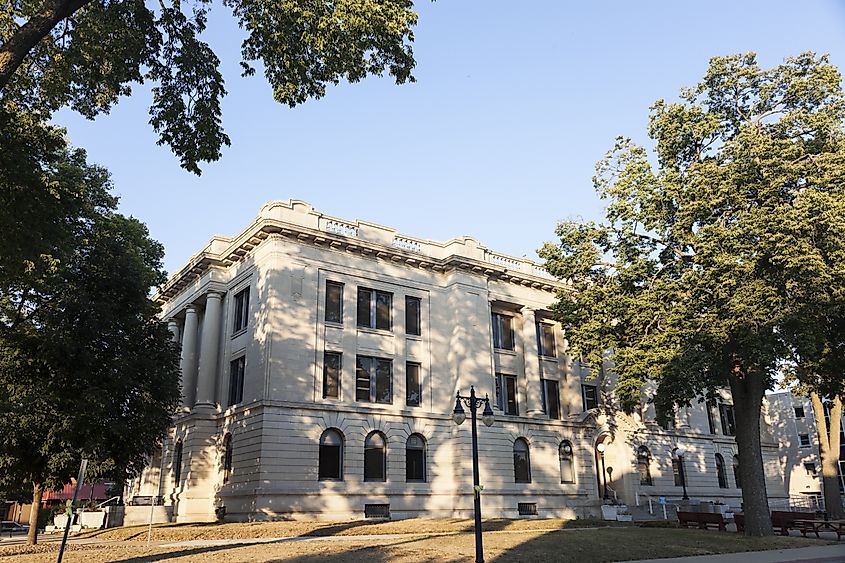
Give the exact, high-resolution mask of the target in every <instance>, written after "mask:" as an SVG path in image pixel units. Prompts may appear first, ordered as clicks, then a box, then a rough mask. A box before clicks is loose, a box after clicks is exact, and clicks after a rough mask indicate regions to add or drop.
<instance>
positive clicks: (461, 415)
mask: <svg viewBox="0 0 845 563" xmlns="http://www.w3.org/2000/svg"><path fill="white" fill-rule="evenodd" d="M462 402H463V404H465V405H466V406H468V407H469V412H470V418H471V420H472V490H473V493H474V495H473V498H474V501H475V506H474V512H475V562H476V563H484V550H483V548H482V546H481V487H480V485H479V483H478V428H477V424H476V413H477V411H478V407H480V406H481V405H482V404H483V405H484V412H483V413H481V421H482V422H483V423H484V424H485V425H486V426H491V425H492V424H493V420H494V419H493V409H491V408H490V399H488V398H487V396H485V397H484V398H483V399H480V398H478V397H476V396H475V388H474V387H470V388H469V397H462V396H461V394H460V393H458V394H457V395H456V396H455V410H454V411H453V412H452V420H454V421H455V424H457V425H460V424H462V423H463V421H464V420H466V417H467V415H466V413H465V412H464V407H463V406H461V403H462Z"/></svg>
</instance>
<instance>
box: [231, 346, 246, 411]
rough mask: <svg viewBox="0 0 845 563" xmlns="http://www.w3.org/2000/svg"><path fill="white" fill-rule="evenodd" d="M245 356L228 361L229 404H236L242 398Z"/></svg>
mask: <svg viewBox="0 0 845 563" xmlns="http://www.w3.org/2000/svg"><path fill="white" fill-rule="evenodd" d="M245 367H246V356H241V357H240V358H238V359H237V360H232V361H231V362H230V363H229V406H230V407H231V406H232V405H237V404H238V403H240V402H241V401H243V400H244V368H245Z"/></svg>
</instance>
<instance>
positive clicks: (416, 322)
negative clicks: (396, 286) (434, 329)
mask: <svg viewBox="0 0 845 563" xmlns="http://www.w3.org/2000/svg"><path fill="white" fill-rule="evenodd" d="M421 308H422V300H421V299H420V298H419V297H409V296H406V297H405V334H411V335H414V336H420V335H421V334H422V327H421V326H420V310H421Z"/></svg>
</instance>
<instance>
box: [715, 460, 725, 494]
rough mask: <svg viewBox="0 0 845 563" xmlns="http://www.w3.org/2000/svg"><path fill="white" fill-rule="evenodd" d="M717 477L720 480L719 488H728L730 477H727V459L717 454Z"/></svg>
mask: <svg viewBox="0 0 845 563" xmlns="http://www.w3.org/2000/svg"><path fill="white" fill-rule="evenodd" d="M716 477H718V479H719V488H720V489H727V488H728V477H727V475H725V458H723V457H722V454H716Z"/></svg>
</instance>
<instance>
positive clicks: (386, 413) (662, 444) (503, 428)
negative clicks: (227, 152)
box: [127, 200, 788, 521]
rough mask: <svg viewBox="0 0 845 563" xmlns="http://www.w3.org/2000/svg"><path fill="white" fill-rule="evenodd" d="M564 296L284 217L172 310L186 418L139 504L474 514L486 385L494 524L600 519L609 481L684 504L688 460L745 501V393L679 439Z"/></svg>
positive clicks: (271, 511)
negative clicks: (577, 325) (455, 416)
mask: <svg viewBox="0 0 845 563" xmlns="http://www.w3.org/2000/svg"><path fill="white" fill-rule="evenodd" d="M562 287H563V286H562V284H561V283H560V282H558V281H557V280H555V279H552V278H551V277H550V276H549V275H548V274H546V273H545V272H544V271H543V270H542V268H540V267H539V266H538V265H536V264H534V263H532V262H531V261H529V260H526V259H524V258H516V257H512V256H507V255H504V254H501V253H497V252H495V251H493V250H490V249H488V248H486V247H484V246H483V245H481V244H480V243H479V242H478V241H476V240H475V239H473V238H471V237H459V238H455V239H451V240H449V241H446V242H436V241H430V240H423V239H418V238H414V237H410V236H405V235H402V234H399V233H397V232H396V231H395V230H393V229H390V228H388V227H383V226H380V225H375V224H372V223H368V222H366V221H348V220H344V219H339V218H335V217H329V216H327V215H324V214H322V213H320V212H318V211H316V210H314V209H313V208H312V207H311V206H310V205H308V204H307V203H305V202H302V201H296V200H291V201H275V202H270V203H267V204H266V205H265V206H264V207H263V208H262V209H261V212H260V214H259V216H258V217H257V218H256V219H255V221H253V222H252V223H251V224H250V225H248V226H247V227H246V228H245V229H244V230H243V231H242V232H241V233H239V234H237V235H236V236H234V237H223V236H215V237H213V238H212V239H211V241H209V243H208V244H207V245H206V246H205V247H204V248H203V249H201V250H200V251H199V252H198V253H197V254H195V255H194V256H193V257H191V259H190V260H189V261H188V263H187V264H186V265H185V266H184V267H183V268H182V269H181V270H179V271H178V272H177V273H176V274H174V275H173V276H172V277H171V278H170V279H169V281H168V282H167V283H166V284H165V286H163V287H162V288H161V290H160V292H159V293H158V294H157V296H156V299H157V300H158V301H159V302H160V303H161V305H162V315H163V318H164V319H165V320H166V321H167V322H168V323H169V326H170V329H171V331H172V332H173V335H174V339H175V340H177V341H178V342H180V343H181V350H182V352H181V354H182V376H183V385H184V407H183V408H182V410H181V411H180V413H179V415H178V416H177V417H176V418H175V420H174V425H173V427H172V428H171V430H170V432H169V434H168V436H167V439H166V440H165V443H164V446H163V449H162V451H161V452H159V453H158V454H157V455H156V456H155V457H154V458H153V459H152V460H151V463H150V465H149V467H148V468H147V470H145V471H144V473H143V474H142V475H141V477H140V478H139V479H138V480H137V481H136V482H135V483H132V484H131V487H130V488H131V491H130V492H131V495H130V496H132V497H134V498H135V499H136V500H137V501H138V502H139V503H144V504H148V503H150V502H153V503H156V502H158V501H159V499H160V501H161V502H162V503H163V505H164V506H163V507H162V508H161V511H160V512H161V515H162V516H161V517H162V518H166V519H172V520H175V521H194V520H209V519H213V518H214V517H215V514H222V513H223V512H224V511H225V515H226V518H227V519H234V520H247V519H272V518H278V517H303V518H346V517H361V516H363V515H364V514H365V513H370V514H381V513H384V512H385V511H389V513H390V514H391V515H392V516H393V517H408V516H418V515H425V516H468V515H471V513H472V485H471V483H472V476H471V475H472V472H471V456H470V431H469V424H468V423H464V424H463V425H462V426H456V425H455V424H454V423H453V422H452V420H451V418H450V415H451V412H452V409H453V407H454V404H455V394H456V392H461V393H463V394H467V393H468V392H469V388H470V386H471V385H473V386H475V389H476V391H477V393H479V394H480V395H481V396H482V397H483V396H485V395H489V397H490V401H491V403H492V404H493V408H494V411H495V414H496V422H495V424H494V425H493V426H492V427H490V428H487V427H484V426H483V425H482V426H481V427H480V431H479V434H480V452H481V453H480V455H481V481H482V484H483V485H484V492H483V509H484V514H485V515H486V516H491V517H492V516H503V517H515V516H518V515H520V514H532V513H535V512H536V514H538V515H540V516H559V517H574V516H587V515H594V514H597V513H598V508H599V505H600V504H601V502H602V497H603V496H604V493H605V489H604V482H605V480H606V482H607V494H608V496H609V497H611V498H616V499H618V500H619V501H620V502H626V503H628V504H629V505H631V506H633V505H635V504H637V502H639V503H640V504H647V503H648V501H649V499H651V500H652V502H653V503H656V502H657V499H658V498H659V497H660V496H666V497H668V498H669V499H670V501H671V500H674V501H677V500H678V499H679V498H680V497H681V495H682V486H681V485H682V482H681V479H682V477H681V471H682V468H681V465H680V462H679V460H678V459H677V458H676V457H675V456H674V455H673V452H675V451H677V450H676V448H682V449H683V450H685V451H686V455H685V456H684V462H683V464H684V466H683V469H685V472H684V473H685V475H686V484H687V489H688V493H689V496H690V497H692V498H694V499H701V500H711V501H718V502H723V503H725V504H728V505H730V506H733V507H738V506H739V505H740V503H741V490H740V483H739V480H738V478H737V474H736V467H737V464H738V457H737V455H736V454H737V447H736V443H735V440H734V438H733V434H734V431H735V427H734V426H735V422H734V421H735V419H734V413H733V407H732V405H731V400H730V396H729V395H728V394H727V393H725V394H724V395H723V396H722V397H721V399H720V400H719V401H717V402H715V403H712V404H710V403H708V404H705V403H702V404H698V405H695V406H693V407H691V408H688V409H681V411H680V412H678V413H676V416H675V422H674V424H673V425H671V427H670V428H668V429H662V428H660V427H658V426H657V424H656V423H655V422H654V419H655V417H654V410H653V408H652V407H650V406H648V407H646V406H644V408H643V410H642V412H638V413H634V414H633V415H627V414H625V413H623V412H621V411H620V410H618V409H616V408H614V405H615V403H614V398H613V394H612V388H613V381H612V377H610V376H607V375H606V374H597V377H595V378H592V377H590V374H589V372H588V370H586V369H585V368H583V367H582V366H581V365H580V364H579V363H578V362H577V361H575V360H574V359H573V358H572V357H570V355H569V353H568V349H567V343H566V340H565V337H564V334H563V332H562V330H561V327H560V325H559V324H557V323H555V322H554V320H553V318H552V312H551V310H550V308H551V306H552V303H553V302H554V300H555V291H556V290H557V289H560V288H562ZM762 440H763V458H764V463H765V470H766V478H767V487H768V491H769V495H770V496H771V498H772V500H773V501H777V502H787V500H788V497H787V491H786V489H785V487H784V478H783V463H782V461H781V454H780V451H779V446H778V444H777V441H776V439H775V435H774V434H773V433H772V428H770V427H768V426H767V425H765V424H764V425H763V431H762ZM600 444H602V445H603V446H602V447H601V448H599V445H600ZM601 449H605V453H604V464H602V463H601V456H600V454H599V450H601ZM602 467H604V469H602ZM127 517H129V512H127Z"/></svg>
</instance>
